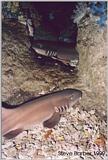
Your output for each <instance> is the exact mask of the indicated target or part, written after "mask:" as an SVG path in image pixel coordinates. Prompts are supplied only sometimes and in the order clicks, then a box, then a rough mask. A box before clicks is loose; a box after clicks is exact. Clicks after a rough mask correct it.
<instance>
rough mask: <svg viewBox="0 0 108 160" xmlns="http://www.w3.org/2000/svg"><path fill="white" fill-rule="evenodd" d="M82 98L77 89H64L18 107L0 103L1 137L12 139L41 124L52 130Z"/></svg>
mask: <svg viewBox="0 0 108 160" xmlns="http://www.w3.org/2000/svg"><path fill="white" fill-rule="evenodd" d="M81 97H82V92H81V91H80V90H77V89H64V90H61V91H56V92H53V93H49V94H45V95H43V96H39V97H37V98H35V99H33V100H29V101H26V102H24V103H22V104H20V105H9V104H7V103H5V102H2V135H3V136H4V137H6V138H7V139H10V138H13V137H15V136H17V135H18V134H19V133H21V132H22V131H23V130H25V129H26V128H28V127H30V126H31V125H34V124H40V123H42V124H43V126H44V127H47V128H53V127H54V126H55V125H57V124H58V122H59V121H60V117H61V115H62V114H64V112H65V111H66V110H67V109H68V108H69V107H72V106H74V105H75V104H76V102H78V101H79V99H81Z"/></svg>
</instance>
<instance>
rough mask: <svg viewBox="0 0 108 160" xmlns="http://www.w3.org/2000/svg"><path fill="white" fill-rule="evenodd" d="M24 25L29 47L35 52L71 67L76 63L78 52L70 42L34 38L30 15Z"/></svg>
mask: <svg viewBox="0 0 108 160" xmlns="http://www.w3.org/2000/svg"><path fill="white" fill-rule="evenodd" d="M26 26H27V32H28V36H29V40H30V48H31V49H33V50H34V51H35V53H37V54H39V55H41V56H46V57H51V58H52V59H56V60H58V61H61V62H62V63H64V64H66V65H69V66H72V67H75V66H77V65H78V63H79V52H78V51H77V49H76V47H75V46H74V45H73V44H72V43H69V42H65V41H60V40H58V41H56V40H55V41H53V40H44V39H36V38H35V37H34V33H35V27H34V24H33V20H32V18H30V17H29V18H28V19H27V22H26Z"/></svg>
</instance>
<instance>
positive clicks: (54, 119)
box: [43, 112, 61, 128]
mask: <svg viewBox="0 0 108 160" xmlns="http://www.w3.org/2000/svg"><path fill="white" fill-rule="evenodd" d="M60 117H61V115H60V113H57V112H55V113H54V114H53V115H52V117H51V118H49V119H48V120H46V121H44V122H43V126H44V127H47V128H53V127H54V126H55V125H57V124H58V123H59V121H60Z"/></svg>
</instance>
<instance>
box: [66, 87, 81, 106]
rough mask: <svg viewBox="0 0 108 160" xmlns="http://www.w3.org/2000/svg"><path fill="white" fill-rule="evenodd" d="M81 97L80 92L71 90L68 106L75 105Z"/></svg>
mask: <svg viewBox="0 0 108 160" xmlns="http://www.w3.org/2000/svg"><path fill="white" fill-rule="evenodd" d="M81 97H82V92H81V91H80V90H77V89H73V90H72V91H71V94H70V96H69V102H70V104H71V105H72V106H73V105H74V104H76V103H77V102H78V101H79V100H80V99H81Z"/></svg>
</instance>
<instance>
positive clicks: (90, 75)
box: [78, 19, 107, 116]
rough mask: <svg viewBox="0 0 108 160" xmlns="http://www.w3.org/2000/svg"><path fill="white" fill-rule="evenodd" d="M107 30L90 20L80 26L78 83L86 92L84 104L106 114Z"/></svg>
mask: <svg viewBox="0 0 108 160" xmlns="http://www.w3.org/2000/svg"><path fill="white" fill-rule="evenodd" d="M106 34H107V32H106V28H100V27H99V26H98V25H97V24H96V23H93V22H92V21H90V20H89V19H88V20H86V21H85V23H83V27H82V26H79V34H78V50H79V53H80V64H79V68H80V69H79V78H78V81H79V82H78V83H80V84H79V85H80V87H81V88H82V90H83V91H84V95H83V100H82V104H83V106H85V108H88V109H90V108H95V109H96V110H97V112H99V113H102V114H103V115H104V116H105V114H106V109H107V107H106V105H107V102H106V78H107V77H106V68H107V50H106V49H107V42H106Z"/></svg>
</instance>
